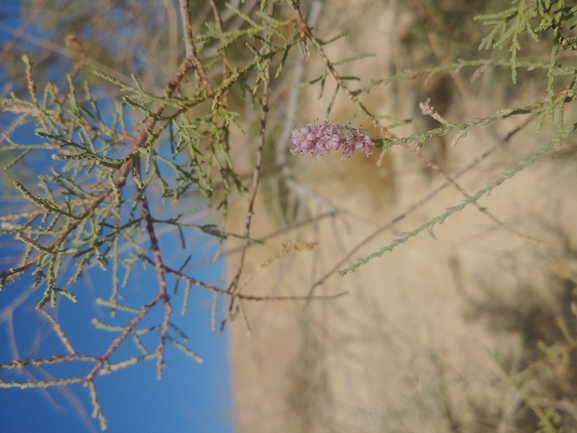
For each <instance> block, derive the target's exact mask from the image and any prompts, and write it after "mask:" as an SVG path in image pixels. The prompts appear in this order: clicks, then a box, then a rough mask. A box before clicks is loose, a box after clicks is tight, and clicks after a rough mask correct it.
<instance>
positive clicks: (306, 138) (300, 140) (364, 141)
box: [291, 120, 375, 158]
mask: <svg viewBox="0 0 577 433" xmlns="http://www.w3.org/2000/svg"><path fill="white" fill-rule="evenodd" d="M366 133H367V131H366V130H365V129H357V128H352V127H350V126H348V122H346V123H345V124H344V125H340V124H338V123H336V122H333V121H332V120H327V121H324V122H322V123H320V124H319V122H318V120H316V121H314V122H311V123H309V124H308V125H305V126H301V127H300V128H294V129H293V130H292V131H291V143H292V144H291V153H292V154H293V155H296V154H297V153H300V154H303V155H304V154H307V153H310V154H311V155H312V156H313V157H316V156H317V155H324V154H325V153H329V152H331V151H333V150H334V151H337V150H340V151H342V152H343V158H348V157H349V156H351V155H352V154H353V153H354V152H356V151H357V150H362V152H363V153H364V154H365V155H367V156H369V155H370V154H371V153H372V152H373V149H374V148H375V142H374V141H373V139H372V138H371V137H370V136H368V135H366Z"/></svg>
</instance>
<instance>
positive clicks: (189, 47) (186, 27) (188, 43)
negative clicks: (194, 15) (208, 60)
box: [180, 0, 214, 96]
mask: <svg viewBox="0 0 577 433" xmlns="http://www.w3.org/2000/svg"><path fill="white" fill-rule="evenodd" d="M180 12H181V13H180V14H181V21H182V32H183V40H184V46H185V49H186V58H187V59H191V60H192V62H193V64H194V67H195V68H196V70H197V72H198V74H199V76H200V78H201V80H202V81H203V82H204V85H205V86H206V88H207V89H208V92H209V95H210V96H214V89H213V88H212V84H210V81H209V80H208V76H207V75H206V70H205V69H204V65H203V64H202V62H201V61H200V59H199V58H198V53H197V51H196V46H195V45H194V41H193V34H192V24H191V22H190V8H189V7H188V0H180Z"/></svg>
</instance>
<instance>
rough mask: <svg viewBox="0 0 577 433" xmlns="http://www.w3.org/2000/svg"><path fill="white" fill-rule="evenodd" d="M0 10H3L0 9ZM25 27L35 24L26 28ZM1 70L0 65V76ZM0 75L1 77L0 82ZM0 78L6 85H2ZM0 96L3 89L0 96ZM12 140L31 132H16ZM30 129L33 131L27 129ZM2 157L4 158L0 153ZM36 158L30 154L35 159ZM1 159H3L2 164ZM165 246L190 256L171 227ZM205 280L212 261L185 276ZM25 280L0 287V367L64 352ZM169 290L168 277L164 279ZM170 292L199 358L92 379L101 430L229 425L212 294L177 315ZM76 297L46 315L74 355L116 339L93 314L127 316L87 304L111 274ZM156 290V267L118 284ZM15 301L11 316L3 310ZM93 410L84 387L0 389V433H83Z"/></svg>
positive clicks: (1, 252) (198, 253) (149, 341)
mask: <svg viewBox="0 0 577 433" xmlns="http://www.w3.org/2000/svg"><path fill="white" fill-rule="evenodd" d="M3 9H4V10H3ZM0 12H3V13H2V14H0V23H1V24H4V25H7V26H10V27H11V28H16V27H17V26H18V18H17V17H12V18H10V19H7V18H6V13H7V12H10V13H13V12H14V3H11V5H10V6H6V5H5V3H4V2H2V4H0ZM31 31H33V30H31ZM12 38H13V36H12V35H10V34H8V33H6V32H3V31H2V30H1V29H0V44H3V43H5V42H6V41H7V40H11V39H12ZM1 74H2V70H1V68H0V75H1ZM2 80H3V77H1V76H0V82H2ZM3 82H4V83H5V81H3ZM0 96H6V95H0ZM8 122H9V118H8V117H6V116H3V114H2V113H1V112H0V130H4V129H5V127H6V125H7V124H8ZM18 134H22V135H20V136H18V135H17V136H13V137H12V138H14V139H15V140H16V141H17V140H18V139H19V138H22V137H24V136H25V135H29V134H30V131H22V130H20V131H19V132H18ZM30 135H31V134H30ZM0 158H2V154H0ZM33 160H34V159H31V161H33ZM4 165H5V164H4V163H2V166H4ZM45 167H46V164H44V163H42V159H39V160H38V165H36V166H33V169H34V170H35V171H37V172H39V171H41V170H43V169H45ZM14 203H22V197H21V195H20V194H19V193H18V192H17V191H16V190H5V191H3V192H2V195H1V196H0V215H3V214H6V213H7V212H8V207H9V206H12V205H13V204H14ZM160 242H161V246H162V248H163V250H165V251H169V252H171V256H172V257H169V259H175V260H178V259H179V258H180V257H182V258H184V257H186V256H187V255H188V252H187V251H183V250H182V248H181V246H180V242H179V240H178V236H176V234H175V233H174V232H167V233H164V234H163V235H162V236H161V237H160ZM18 249H19V247H18V245H17V242H16V241H15V240H14V238H13V236H3V237H0V270H5V269H6V268H7V267H9V266H10V265H11V264H12V263H13V260H14V257H15V256H16V254H17V252H18ZM188 249H194V251H195V255H194V257H193V259H194V261H195V262H197V261H201V260H203V259H204V258H207V257H210V256H211V255H212V254H214V251H215V250H214V245H211V244H210V241H209V240H208V239H207V238H206V237H205V236H201V235H194V237H192V238H191V240H189V243H188ZM191 275H192V276H194V277H195V278H198V279H199V280H201V281H205V282H208V283H210V282H215V281H219V280H222V278H223V264H222V262H217V263H215V264H212V265H210V266H205V267H203V268H201V269H198V270H195V271H194V273H192V274H191ZM32 281H33V277H32V276H31V275H25V276H24V277H22V278H20V279H18V280H17V281H16V282H15V283H14V284H11V285H9V286H8V287H7V288H6V289H5V290H4V291H3V292H0V363H9V362H12V360H13V359H14V356H17V357H19V358H20V359H31V358H38V357H44V356H53V355H63V354H66V350H65V348H64V347H63V345H62V343H61V342H60V341H59V340H58V338H56V336H55V335H54V333H53V331H52V327H51V326H50V324H49V323H48V322H47V321H46V320H45V319H44V318H43V317H41V316H40V315H39V314H38V313H37V312H36V311H35V309H34V307H35V305H36V304H37V303H38V301H39V300H40V299H41V298H42V294H43V292H44V289H45V283H44V284H42V285H41V286H40V287H38V288H37V289H35V290H33V289H31V282H32ZM169 287H170V289H169V290H170V293H171V294H172V290H173V287H174V281H173V280H169ZM183 289H184V286H183V285H181V286H180V291H179V294H177V295H175V296H172V299H171V302H172V306H173V308H174V313H173V321H174V322H175V324H176V325H177V326H179V327H180V328H181V329H182V330H183V331H184V332H185V333H186V334H187V336H188V338H189V339H188V342H187V343H186V346H187V347H188V348H189V349H190V350H192V351H194V352H195V353H197V354H198V355H200V356H201V357H202V358H203V359H204V362H203V363H197V362H195V361H193V360H192V359H191V358H189V357H187V356H185V355H184V353H183V352H181V351H179V350H178V349H176V348H175V347H174V346H172V345H168V347H167V350H166V356H165V360H166V364H167V365H166V368H165V369H164V375H163V379H162V380H161V381H159V380H157V373H156V361H155V360H151V361H146V362H142V363H139V364H136V365H134V366H131V367H128V368H126V369H123V370H121V371H118V372H116V373H114V374H111V375H107V376H101V377H97V379H96V389H97V392H98V398H99V401H100V403H101V405H102V407H103V410H104V413H105V415H106V416H107V418H108V430H107V431H109V432H160V431H162V432H207V433H208V432H219V433H226V432H230V431H232V419H233V412H232V406H231V399H230V383H229V368H228V359H227V335H226V331H225V333H224V334H223V335H221V336H217V334H216V333H215V332H213V331H212V330H211V329H210V323H211V320H210V315H211V302H212V295H211V294H209V293H206V292H203V291H201V290H200V289H198V288H193V289H192V291H191V296H190V300H189V304H188V312H187V314H186V315H185V316H181V315H180V309H181V306H182V291H183ZM73 291H74V293H75V294H76V295H77V296H78V298H79V301H78V303H76V304H72V303H71V302H68V301H67V300H66V299H61V300H60V302H59V303H58V306H57V307H56V308H48V309H47V311H48V312H49V313H50V314H51V315H53V316H54V317H57V318H58V321H59V322H60V323H61V325H62V326H63V328H64V330H65V332H66V333H67V335H68V337H69V339H70V340H71V342H72V344H73V345H74V346H75V348H76V349H77V350H78V352H79V353H86V354H90V355H99V354H102V352H103V350H104V349H105V348H106V347H107V346H108V345H109V344H110V342H111V341H112V339H113V338H114V337H115V336H116V335H117V334H114V333H110V332H106V331H102V330H98V329H95V327H94V326H93V325H92V323H91V320H92V319H93V318H97V319H98V320H100V321H103V322H106V323H107V324H111V325H118V326H122V325H126V323H127V322H128V321H129V320H130V319H131V318H132V316H131V314H130V313H125V312H117V315H116V318H114V319H113V318H111V317H110V314H109V313H108V312H107V309H106V308H104V307H102V306H98V305H96V304H95V299H96V298H97V297H102V298H105V299H106V298H108V297H109V296H110V292H111V276H110V274H109V273H107V272H104V271H102V270H100V269H99V268H98V267H97V266H95V267H92V268H90V269H89V271H88V272H86V273H85V277H84V278H83V279H81V280H79V282H78V283H77V284H75V285H74V286H73ZM157 291H158V287H157V282H156V278H155V271H154V270H153V269H151V268H150V267H148V269H147V270H142V269H140V270H139V271H138V272H133V273H132V275H131V277H130V280H129V282H128V284H127V286H126V288H124V289H122V293H123V295H125V296H126V304H127V305H139V304H138V303H139V302H140V305H142V304H144V303H147V302H148V301H150V299H151V298H152V297H154V294H155V293H156V292H157ZM15 303H17V304H18V308H16V309H15V310H14V312H13V313H10V310H9V309H7V307H10V306H11V305H15ZM162 314H163V310H162V307H161V306H158V307H156V309H155V310H153V311H152V313H151V317H150V318H147V319H145V322H144V324H143V326H146V324H148V325H151V324H154V323H158V321H159V318H161V316H162ZM151 334H154V335H149V336H145V337H143V339H142V341H143V343H144V344H145V346H147V348H148V350H149V351H152V352H153V351H154V350H155V347H156V345H157V344H158V338H157V337H158V334H157V333H151ZM138 355H140V352H139V351H138V350H137V349H136V346H135V344H133V342H132V341H130V340H127V341H125V342H124V343H123V346H122V347H121V348H120V350H119V353H118V354H115V355H114V356H113V358H112V361H116V362H118V361H121V360H123V359H127V358H130V357H132V356H138ZM92 365H93V363H85V364H82V363H75V364H70V363H69V364H66V366H48V367H42V368H27V369H25V370H24V371H19V370H6V369H2V370H0V380H2V381H19V382H25V381H29V380H45V379H47V378H49V377H51V375H53V376H56V377H66V376H68V377H70V376H74V375H75V374H86V372H87V371H89V370H90V368H91V366H92ZM91 412H92V407H91V403H90V397H89V393H88V389H87V388H84V387H83V386H82V385H80V384H77V385H71V386H68V387H65V388H48V389H42V390H40V389H26V390H20V389H0V432H2V433H12V432H14V433H16V432H18V433H21V432H61V433H64V432H84V431H87V432H90V431H99V423H98V421H97V420H96V419H94V418H92V417H91Z"/></svg>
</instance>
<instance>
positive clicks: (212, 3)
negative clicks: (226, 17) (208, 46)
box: [209, 0, 230, 108]
mask: <svg viewBox="0 0 577 433" xmlns="http://www.w3.org/2000/svg"><path fill="white" fill-rule="evenodd" d="M209 3H210V7H211V8H212V13H213V15H214V19H215V20H216V27H217V28H218V29H219V30H220V31H221V32H222V33H224V24H223V22H222V18H221V16H220V11H219V10H218V6H217V4H216V1H215V0H209ZM220 55H221V57H222V82H223V83H224V82H226V80H228V79H229V78H230V69H229V68H228V65H229V63H230V62H229V60H228V53H227V51H226V47H224V46H223V47H222V49H221V50H220ZM220 100H221V103H222V105H223V106H224V107H225V108H226V107H228V90H227V91H226V92H224V93H223V94H222V96H221V98H220Z"/></svg>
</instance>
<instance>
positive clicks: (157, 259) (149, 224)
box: [137, 166, 172, 379]
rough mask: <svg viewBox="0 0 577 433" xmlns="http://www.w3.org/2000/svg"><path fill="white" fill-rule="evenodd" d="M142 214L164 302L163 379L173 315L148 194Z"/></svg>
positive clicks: (160, 355)
mask: <svg viewBox="0 0 577 433" xmlns="http://www.w3.org/2000/svg"><path fill="white" fill-rule="evenodd" d="M137 170H138V171H139V170H140V166H137ZM140 202H141V204H142V213H143V215H144V219H145V221H146V231H147V232H148V237H149V238H150V248H151V249H152V254H153V256H154V267H155V268H156V278H157V279H158V297H160V299H162V300H163V301H164V319H163V320H162V325H161V330H160V342H159V344H158V348H157V349H156V353H157V356H158V358H157V371H158V378H159V379H160V378H161V377H162V369H163V368H164V366H165V365H166V363H165V362H164V348H165V345H166V336H167V335H168V325H169V323H170V316H171V314H172V306H171V305H170V296H168V293H167V290H166V277H165V272H166V267H165V266H164V263H163V261H162V254H161V252H160V245H159V243H158V238H157V237H156V233H155V231H154V224H153V218H152V215H151V213H150V207H149V206H148V199H147V197H146V194H143V195H142V199H141V201H140Z"/></svg>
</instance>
